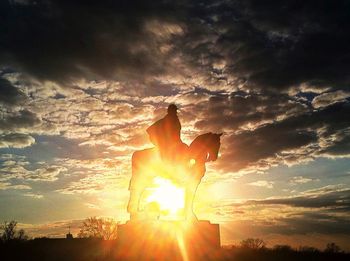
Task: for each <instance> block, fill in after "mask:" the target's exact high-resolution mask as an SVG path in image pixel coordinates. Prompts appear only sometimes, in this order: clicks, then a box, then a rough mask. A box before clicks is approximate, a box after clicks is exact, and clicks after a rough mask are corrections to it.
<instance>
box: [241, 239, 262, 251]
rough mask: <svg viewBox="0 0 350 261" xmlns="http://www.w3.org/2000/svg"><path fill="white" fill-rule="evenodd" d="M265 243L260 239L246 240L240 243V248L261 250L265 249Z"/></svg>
mask: <svg viewBox="0 0 350 261" xmlns="http://www.w3.org/2000/svg"><path fill="white" fill-rule="evenodd" d="M265 246H266V243H265V241H264V240H262V239H260V238H247V239H245V240H242V241H241V247H244V248H251V249H262V248H265Z"/></svg>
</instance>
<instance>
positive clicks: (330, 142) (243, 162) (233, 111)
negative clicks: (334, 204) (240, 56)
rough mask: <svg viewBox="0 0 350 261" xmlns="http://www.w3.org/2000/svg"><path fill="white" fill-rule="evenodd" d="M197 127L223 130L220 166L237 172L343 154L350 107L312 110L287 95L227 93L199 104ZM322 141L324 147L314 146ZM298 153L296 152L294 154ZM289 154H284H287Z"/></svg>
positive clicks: (338, 105)
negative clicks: (269, 163)
mask: <svg viewBox="0 0 350 261" xmlns="http://www.w3.org/2000/svg"><path fill="white" fill-rule="evenodd" d="M201 105H202V107H199V108H201V110H200V111H199V114H198V115H199V116H200V118H202V120H199V121H197V123H196V127H197V128H199V129H205V130H213V131H220V130H224V131H227V132H228V133H227V135H226V137H224V141H223V150H222V157H221V163H220V166H221V167H222V168H223V169H226V170H231V171H232V170H239V169H241V168H244V167H247V166H249V165H253V164H257V163H258V162H259V161H260V160H268V159H269V158H273V159H277V158H279V161H280V162H281V161H283V160H284V159H285V160H293V161H295V162H298V160H303V159H305V158H306V157H317V156H322V155H335V156H341V155H343V156H346V155H349V153H350V150H349V144H348V137H349V133H348V131H347V128H348V127H349V126H350V121H349V119H348V117H344V115H347V114H349V113H350V103H349V102H347V101H345V102H338V103H335V104H332V105H329V106H327V107H324V108H321V109H318V110H315V109H313V108H312V107H310V104H308V103H307V102H306V103H305V102H300V101H298V100H296V99H295V98H292V97H289V96H288V95H273V94H244V93H241V94H240V95H238V94H237V93H233V94H231V95H230V96H222V95H220V96H217V97H215V96H214V97H212V98H211V99H210V100H209V102H208V103H207V102H205V103H203V104H201ZM322 140H327V143H324V144H322V145H321V144H320V143H321V141H322ZM298 150H299V151H298ZM287 151H289V152H287Z"/></svg>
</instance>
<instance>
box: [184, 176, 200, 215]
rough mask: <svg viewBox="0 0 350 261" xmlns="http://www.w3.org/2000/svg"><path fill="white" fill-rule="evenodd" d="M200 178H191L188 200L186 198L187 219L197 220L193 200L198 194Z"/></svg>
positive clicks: (187, 190)
mask: <svg viewBox="0 0 350 261" xmlns="http://www.w3.org/2000/svg"><path fill="white" fill-rule="evenodd" d="M199 183H200V180H191V181H190V182H189V183H188V185H187V188H186V200H185V217H186V220H195V221H196V220H197V216H196V214H195V213H194V211H193V201H194V197H195V195H196V191H197V188H198V185H199Z"/></svg>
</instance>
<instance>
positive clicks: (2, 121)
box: [0, 110, 41, 132]
mask: <svg viewBox="0 0 350 261" xmlns="http://www.w3.org/2000/svg"><path fill="white" fill-rule="evenodd" d="M40 123H41V120H40V118H39V117H38V116H37V115H36V114H35V113H33V112H31V111H28V110H22V111H19V112H18V113H14V114H10V115H8V116H7V117H2V118H0V131H2V132H12V131H17V130H22V129H31V128H33V127H35V126H37V125H39V124H40Z"/></svg>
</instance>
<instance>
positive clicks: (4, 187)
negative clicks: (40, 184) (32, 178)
mask: <svg viewBox="0 0 350 261" xmlns="http://www.w3.org/2000/svg"><path fill="white" fill-rule="evenodd" d="M9 189H14V190H30V189H32V188H31V187H30V186H28V185H14V184H11V183H9V182H0V190H9Z"/></svg>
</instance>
